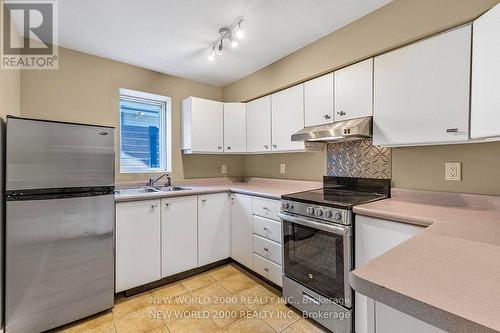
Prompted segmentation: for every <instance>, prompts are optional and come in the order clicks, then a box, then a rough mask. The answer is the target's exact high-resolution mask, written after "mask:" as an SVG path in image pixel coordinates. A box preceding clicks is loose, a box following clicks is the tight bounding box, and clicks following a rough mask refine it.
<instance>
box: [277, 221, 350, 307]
mask: <svg viewBox="0 0 500 333" xmlns="http://www.w3.org/2000/svg"><path fill="white" fill-rule="evenodd" d="M279 216H280V217H281V219H282V221H283V267H284V274H285V276H287V277H289V278H291V279H293V280H295V281H297V282H299V283H300V284H302V285H304V286H306V287H308V288H310V289H311V290H314V291H316V292H317V293H319V294H321V295H323V296H324V297H326V298H328V299H330V300H331V301H333V302H335V303H337V304H339V305H342V306H344V307H346V308H351V304H352V303H351V298H352V290H351V287H350V285H349V280H348V274H349V272H350V271H351V269H352V256H351V244H352V242H351V237H352V232H351V226H343V225H335V224H329V223H323V222H318V221H317V220H314V219H310V218H307V217H301V216H297V215H291V214H285V213H280V214H279Z"/></svg>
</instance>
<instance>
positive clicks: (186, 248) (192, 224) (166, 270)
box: [161, 196, 198, 277]
mask: <svg viewBox="0 0 500 333" xmlns="http://www.w3.org/2000/svg"><path fill="white" fill-rule="evenodd" d="M197 206H198V201H197V197H196V196H187V197H177V198H165V199H162V200H161V244H162V245H161V254H162V257H161V261H162V265H161V276H162V277H167V276H170V275H174V274H177V273H180V272H184V271H187V270H189V269H192V268H195V267H196V266H197V265H198V220H197V219H198V217H197V213H196V212H197Z"/></svg>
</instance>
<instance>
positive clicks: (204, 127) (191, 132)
mask: <svg viewBox="0 0 500 333" xmlns="http://www.w3.org/2000/svg"><path fill="white" fill-rule="evenodd" d="M181 108H182V149H183V150H184V152H186V153H222V152H223V147H224V130H223V126H224V108H223V103H222V102H217V101H211V100H208V99H203V98H198V97H188V98H186V99H184V100H183V101H182V104H181Z"/></svg>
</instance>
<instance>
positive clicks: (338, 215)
mask: <svg viewBox="0 0 500 333" xmlns="http://www.w3.org/2000/svg"><path fill="white" fill-rule="evenodd" d="M333 218H334V219H335V220H336V221H340V220H341V219H342V214H340V212H335V214H333Z"/></svg>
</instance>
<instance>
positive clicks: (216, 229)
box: [198, 193, 230, 266]
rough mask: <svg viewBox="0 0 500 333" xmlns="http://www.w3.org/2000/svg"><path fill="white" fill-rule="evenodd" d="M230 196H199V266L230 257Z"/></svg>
mask: <svg viewBox="0 0 500 333" xmlns="http://www.w3.org/2000/svg"><path fill="white" fill-rule="evenodd" d="M229 237H230V235H229V196H228V194H227V193H217V194H208V195H200V196H198V266H203V265H206V264H209V263H212V262H215V261H218V260H222V259H226V258H228V257H229V242H230V240H229Z"/></svg>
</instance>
